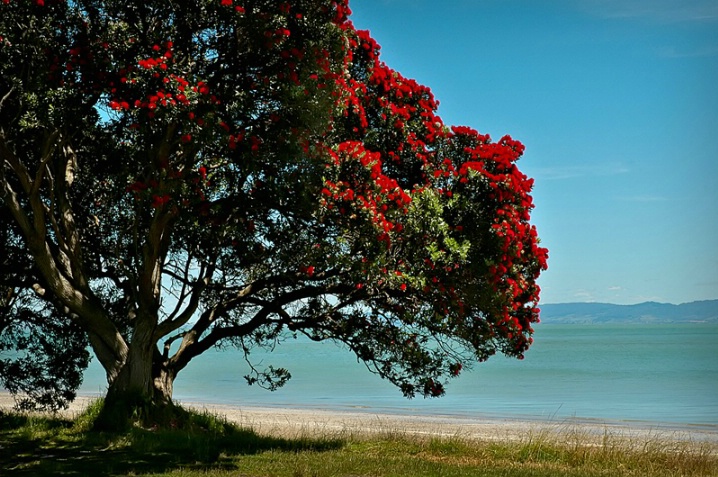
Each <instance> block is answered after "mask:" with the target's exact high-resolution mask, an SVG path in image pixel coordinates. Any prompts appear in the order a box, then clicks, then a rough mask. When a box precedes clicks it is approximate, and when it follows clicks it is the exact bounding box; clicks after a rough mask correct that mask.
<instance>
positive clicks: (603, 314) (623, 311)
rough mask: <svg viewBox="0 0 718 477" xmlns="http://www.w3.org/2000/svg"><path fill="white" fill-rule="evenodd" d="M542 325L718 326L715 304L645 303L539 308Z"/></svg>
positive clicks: (559, 304)
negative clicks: (679, 324)
mask: <svg viewBox="0 0 718 477" xmlns="http://www.w3.org/2000/svg"><path fill="white" fill-rule="evenodd" d="M540 308H541V322H542V323H560V324H627V323H634V324H653V325H655V324H663V323H665V324H669V323H712V324H718V300H702V301H693V302H690V303H682V304H680V305H673V304H670V303H657V302H653V301H648V302H645V303H638V304H636V305H614V304H611V303H555V304H541V305H540Z"/></svg>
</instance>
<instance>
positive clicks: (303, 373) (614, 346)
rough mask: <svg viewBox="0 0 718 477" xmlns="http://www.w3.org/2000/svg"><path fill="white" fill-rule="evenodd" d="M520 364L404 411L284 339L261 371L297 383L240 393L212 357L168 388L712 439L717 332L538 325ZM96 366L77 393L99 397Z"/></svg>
mask: <svg viewBox="0 0 718 477" xmlns="http://www.w3.org/2000/svg"><path fill="white" fill-rule="evenodd" d="M534 338H535V342H534V344H533V346H532V348H531V349H530V350H529V351H528V353H527V354H526V359H524V360H523V361H518V360H515V359H508V358H505V357H503V356H498V355H497V356H494V357H492V358H490V359H489V360H488V361H487V362H485V363H481V364H477V365H476V366H475V367H474V368H473V369H472V370H471V371H468V372H465V373H463V374H462V376H461V377H460V378H458V379H456V380H454V381H452V382H451V383H450V384H449V386H448V387H447V395H446V396H444V397H441V398H438V399H424V398H415V399H411V400H407V399H406V398H404V397H403V396H402V395H401V393H400V392H399V390H398V389H397V388H395V387H394V386H392V385H391V384H389V383H388V382H385V381H383V380H382V379H381V378H379V377H378V376H376V375H374V374H372V373H370V372H369V371H368V370H367V368H366V367H365V366H364V365H363V364H362V363H358V362H357V361H356V358H355V357H354V355H353V354H352V353H351V352H349V351H348V350H346V349H343V348H341V347H340V346H338V345H336V344H334V343H329V342H327V343H313V342H308V341H304V340H290V341H287V342H284V343H283V344H281V345H279V346H278V347H277V348H276V349H275V350H274V351H273V352H272V353H265V354H263V355H261V359H262V362H263V364H266V365H269V364H271V365H273V366H275V367H277V366H282V367H286V368H288V369H289V370H290V372H291V373H292V379H291V380H290V381H289V382H288V383H287V384H286V385H285V386H284V387H283V388H281V389H279V390H277V391H274V392H269V391H266V390H264V389H261V388H258V387H256V386H252V387H250V386H247V385H246V383H245V381H244V379H243V376H244V375H245V374H246V372H247V366H246V364H245V363H244V361H243V358H242V356H241V354H240V353H239V352H237V351H236V350H232V349H229V350H224V351H217V350H210V351H208V352H207V353H205V354H204V355H202V356H200V357H198V358H196V359H195V360H194V361H192V362H191V363H190V364H189V365H188V367H187V368H185V369H184V370H183V371H182V372H180V374H179V376H178V378H177V380H176V381H175V392H174V397H175V399H176V400H178V401H180V402H193V403H198V402H199V403H213V404H224V405H233V406H262V407H266V406H276V407H293V408H303V409H327V410H339V411H341V410H345V411H349V410H350V411H360V412H368V413H393V414H419V415H436V416H455V417H463V418H508V419H528V420H554V421H562V420H567V419H577V420H598V421H602V422H624V423H636V424H640V425H647V426H664V425H667V426H679V427H691V426H698V427H704V428H707V429H711V430H716V431H718V324H702V323H690V324H661V325H651V324H601V325H587V324H581V325H577V324H570V325H563V324H539V325H538V326H537V327H536V333H535V335H534ZM105 386H106V385H105V382H104V372H103V371H102V369H101V368H100V367H99V365H98V364H97V363H96V361H94V360H93V363H92V364H91V366H90V368H89V369H88V371H87V373H86V375H85V381H84V383H83V385H82V388H81V389H80V393H81V394H97V393H102V392H103V391H104V389H105Z"/></svg>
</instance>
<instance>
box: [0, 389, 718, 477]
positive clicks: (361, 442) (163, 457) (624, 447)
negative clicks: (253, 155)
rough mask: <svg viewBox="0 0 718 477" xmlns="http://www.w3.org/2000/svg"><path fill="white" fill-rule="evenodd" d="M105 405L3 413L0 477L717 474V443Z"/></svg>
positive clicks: (676, 476)
mask: <svg viewBox="0 0 718 477" xmlns="http://www.w3.org/2000/svg"><path fill="white" fill-rule="evenodd" d="M101 407H102V403H101V402H98V403H95V404H93V405H92V406H90V408H88V410H87V411H86V412H84V413H83V414H82V415H80V416H79V417H78V418H76V419H75V420H63V419H59V418H50V417H43V416H33V415H26V414H14V413H1V412H0V475H2V476H31V475H68V476H85V475H92V476H114V475H157V476H177V477H179V476H184V477H200V476H202V477H214V476H241V477H248V476H287V477H324V476H326V477H329V476H352V477H359V476H362V477H364V476H367V477H368V476H447V477H451V476H457V477H458V476H492V477H493V476H496V477H498V476H502V477H519V476H520V477H532V476H536V477H539V476H540V477H543V476H546V477H548V476H576V477H589V476H591V477H592V476H611V477H612V476H658V477H661V476H666V477H668V476H671V477H678V476H718V455H716V447H715V446H709V445H707V444H705V445H701V444H699V443H690V442H676V441H671V440H665V439H660V438H656V439H647V440H645V441H640V442H639V441H632V442H629V441H622V440H619V439H617V438H614V437H612V436H610V435H608V434H606V435H605V436H603V439H599V440H598V441H596V439H593V438H590V436H586V435H581V434H580V433H578V432H573V433H572V432H570V431H567V432H565V433H562V434H561V435H560V436H559V435H554V434H550V433H533V434H530V435H528V436H527V437H526V438H524V439H523V440H521V441H516V442H509V441H507V442H481V441H472V440H470V439H467V438H462V437H452V438H419V437H416V436H411V435H408V434H404V433H401V432H390V431H384V432H383V433H380V434H375V435H357V434H352V433H350V432H345V433H343V434H339V435H309V434H306V435H303V434H300V435H295V436H291V437H286V436H285V437H280V436H270V435H261V434H259V433H257V432H255V431H253V430H251V429H246V428H239V427H237V426H235V425H233V424H231V423H228V422H227V421H225V420H224V419H222V418H218V417H216V416H214V415H211V414H206V413H204V414H202V413H194V412H187V411H182V413H181V418H180V419H179V420H178V422H177V423H173V422H170V425H168V426H166V427H163V428H161V429H143V428H140V427H137V426H135V427H132V428H130V429H128V430H127V431H123V432H119V433H108V432H98V431H94V430H92V429H93V422H94V420H95V419H96V418H97V416H98V414H99V411H100V409H101ZM175 424H176V425H175ZM173 427H174V428H173Z"/></svg>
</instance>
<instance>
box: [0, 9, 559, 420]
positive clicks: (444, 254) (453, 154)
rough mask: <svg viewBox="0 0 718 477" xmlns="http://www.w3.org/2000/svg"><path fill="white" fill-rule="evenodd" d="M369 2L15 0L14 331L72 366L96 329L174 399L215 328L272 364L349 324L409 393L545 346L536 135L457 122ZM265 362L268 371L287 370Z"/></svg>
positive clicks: (6, 71)
mask: <svg viewBox="0 0 718 477" xmlns="http://www.w3.org/2000/svg"><path fill="white" fill-rule="evenodd" d="M349 13H350V11H349V8H348V5H347V4H346V2H345V1H331V0H295V1H293V2H291V3H290V2H277V1H274V0H246V1H244V2H238V1H237V2H233V1H230V0H190V1H185V2H176V1H159V0H145V1H142V2H138V1H132V2H124V1H122V2H121V1H117V0H103V1H100V0H78V1H73V2H66V1H62V0H46V1H44V2H43V1H35V2H29V1H28V2H21V1H15V0H11V1H4V2H3V3H2V4H0V37H2V38H0V101H1V102H0V159H2V168H1V169H0V184H1V185H2V192H1V194H2V203H0V206H1V207H2V214H0V222H2V224H1V225H2V228H3V229H5V230H4V233H5V235H3V236H2V240H3V247H4V248H5V250H7V251H8V253H6V254H4V255H5V256H7V257H8V259H7V260H8V261H9V262H12V263H10V264H9V265H6V264H5V263H3V267H2V269H0V272H1V274H0V287H2V289H3V290H5V291H6V293H5V292H4V296H6V297H7V299H5V300H4V301H3V302H2V303H0V304H2V306H3V316H4V317H6V318H4V320H5V321H4V322H3V323H5V322H7V323H17V325H16V326H17V328H16V329H17V330H19V331H14V330H15V328H8V327H4V328H2V329H0V337H3V336H17V333H26V334H27V335H29V336H32V337H33V338H32V340H35V341H37V340H39V338H36V337H40V336H46V337H47V339H44V338H43V339H44V341H43V342H45V343H48V344H49V348H52V345H56V347H57V348H60V349H62V353H64V354H62V356H67V357H71V358H72V359H70V360H68V361H66V362H67V363H68V367H69V368H74V369H79V368H82V367H83V366H84V365H86V357H84V356H83V355H82V352H81V351H80V350H81V349H82V348H83V347H82V340H84V339H88V340H89V342H90V344H91V347H92V350H93V352H94V353H95V355H96V357H97V358H98V360H99V361H100V363H101V364H102V365H103V366H104V368H105V369H106V371H107V375H108V382H109V384H110V394H112V393H113V391H114V390H117V391H118V392H125V391H130V390H134V391H133V392H138V393H140V394H144V395H148V396H150V397H153V398H154V397H159V398H161V399H164V400H167V399H169V398H171V392H172V382H173V380H174V378H175V377H176V376H177V373H178V372H179V371H181V370H182V369H183V368H184V367H185V366H186V365H187V364H188V363H189V361H190V360H191V359H192V358H194V357H195V356H197V355H199V354H201V353H202V352H204V351H205V350H207V349H208V348H210V347H212V346H226V345H231V346H237V347H238V348H239V349H241V350H243V351H244V354H245V356H246V358H247V360H248V361H249V362H250V363H251V364H252V361H251V351H252V349H254V348H256V347H257V346H263V347H271V346H274V345H276V344H277V343H278V342H279V341H281V340H282V339H284V338H286V337H287V336H292V335H293V334H297V333H301V334H305V335H307V336H309V337H310V338H312V339H315V340H324V339H331V340H336V341H339V342H343V343H345V344H346V345H347V346H348V348H349V349H351V350H352V351H353V352H354V353H356V355H357V356H358V357H359V358H360V359H362V360H363V361H365V362H366V363H367V366H368V367H369V369H371V370H372V371H374V372H376V373H378V374H379V375H381V376H382V377H384V378H386V379H389V380H390V381H391V382H393V383H394V384H396V385H397V386H398V387H399V388H400V389H401V390H402V392H403V393H404V394H405V395H406V396H409V397H411V396H414V395H416V394H420V395H424V396H439V395H441V394H443V393H444V384H445V383H446V381H447V380H448V379H450V378H451V377H454V376H456V375H458V374H459V373H460V371H461V370H462V369H463V368H464V367H466V366H469V365H470V364H471V363H472V362H475V361H477V360H478V361H483V360H485V359H487V358H488V357H489V356H491V355H493V354H495V353H496V352H497V351H498V352H502V353H505V354H507V355H509V356H515V357H519V358H521V357H523V353H524V352H525V351H526V350H527V349H528V347H529V345H530V343H531V334H532V332H533V329H532V324H533V323H535V322H536V321H537V320H538V314H539V310H538V308H537V306H536V305H537V303H538V299H539V288H538V286H537V285H536V279H537V278H538V276H539V273H540V272H541V270H543V269H545V268H546V258H547V253H546V250H545V249H544V248H542V247H540V246H539V240H538V237H537V233H536V230H535V228H534V227H533V226H531V224H530V223H529V220H530V211H531V209H532V208H533V203H532V199H531V196H530V191H531V188H532V180H531V179H528V178H527V177H526V176H525V175H524V174H522V173H521V172H520V171H519V169H518V168H517V167H516V165H515V162H516V161H517V160H518V159H519V157H520V156H521V154H522V152H523V149H524V148H523V145H521V144H520V143H519V142H517V141H515V140H513V139H511V138H510V137H508V136H506V137H503V138H501V139H500V140H499V141H498V142H492V141H491V139H490V138H489V137H488V136H486V135H481V134H479V133H478V132H477V131H475V130H473V129H470V128H467V127H451V128H449V127H447V126H445V125H444V124H443V122H442V121H441V119H440V118H439V117H438V116H437V115H436V109H437V106H438V103H437V101H436V100H435V99H434V97H433V95H432V94H431V92H430V90H429V89H428V88H426V87H425V86H422V85H419V84H418V83H417V82H415V81H413V80H410V79H407V78H404V77H403V76H402V75H400V74H399V73H398V72H396V71H394V70H392V69H391V68H389V67H388V66H386V65H385V64H384V63H382V62H381V61H380V59H379V46H378V45H377V44H376V42H375V41H374V40H373V39H372V38H371V37H370V36H369V34H368V33H367V32H363V31H357V30H355V29H354V27H353V25H352V23H351V22H350V21H349V19H348V15H349ZM16 270H19V272H18V271H16ZM50 316H51V317H52V319H51V320H49V321H48V320H46V319H44V317H50ZM38 323H48V326H49V327H50V328H51V329H52V330H55V331H48V330H45V329H43V330H38V329H36V328H32V326H36V324H38ZM55 324H56V325H55ZM8 333H15V334H14V335H10V334H8ZM53 333H54V334H53ZM63 339H64V340H68V341H67V342H66V344H62V343H61V341H62V340H63ZM12 341H13V338H4V339H3V340H2V341H0V343H8V342H12ZM28 349H30V348H28ZM51 353H58V351H57V350H53V351H51ZM40 354H41V353H39V348H37V347H35V348H32V350H31V352H30V353H26V354H24V355H21V358H22V359H26V360H30V361H32V360H33V359H39V358H38V356H39V355H40ZM58 356H59V355H58ZM27 366H30V365H27ZM14 369H16V368H10V367H7V366H5V367H3V368H0V370H2V371H0V375H2V377H3V378H4V379H5V380H6V383H7V382H9V381H8V376H11V377H12V379H13V380H17V379H18V378H19V376H18V373H17V372H16V371H13V370H14ZM8 370H10V371H8ZM46 370H47V372H49V373H55V374H56V375H57V374H60V373H61V372H63V371H62V370H60V369H58V368H57V367H55V366H49V367H46ZM252 370H253V372H252V374H250V375H249V376H247V380H248V382H249V383H250V384H254V383H256V384H259V385H263V386H265V387H268V388H270V389H273V388H275V387H277V386H280V385H282V384H283V383H284V382H285V381H286V380H287V379H288V378H289V377H290V374H289V371H288V370H285V369H274V368H272V367H271V366H270V367H268V368H266V369H260V368H257V367H255V366H254V365H253V366H252ZM67 376H70V374H67ZM16 382H17V381H16ZM77 383H78V381H77V380H72V381H71V382H68V383H66V384H62V386H60V388H61V389H57V390H56V391H58V392H60V391H62V392H65V390H71V389H72V388H73V386H75V385H76V384H77ZM37 384H38V382H36V383H34V384H33V386H37ZM18 389H25V390H27V389H30V386H25V388H18ZM62 392H60V394H59V395H58V394H57V393H55V396H56V397H55V398H53V399H54V400H51V401H46V402H44V404H47V405H49V406H50V407H56V406H57V405H58V404H61V403H62V401H63V399H67V398H70V397H71V396H70V394H62Z"/></svg>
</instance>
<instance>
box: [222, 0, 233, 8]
mask: <svg viewBox="0 0 718 477" xmlns="http://www.w3.org/2000/svg"><path fill="white" fill-rule="evenodd" d="M222 6H223V7H231V6H232V0H222Z"/></svg>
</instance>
